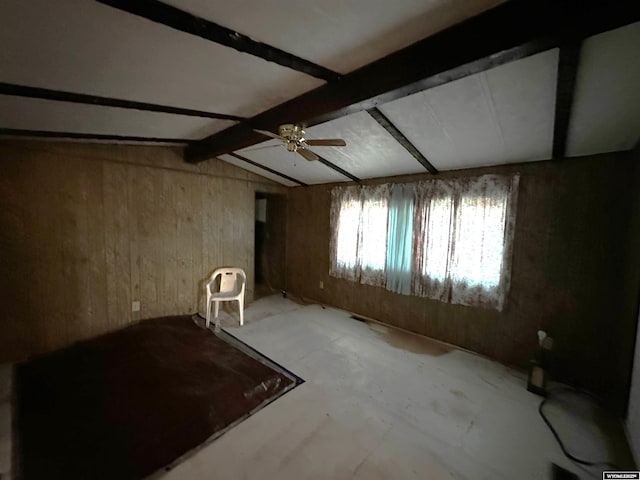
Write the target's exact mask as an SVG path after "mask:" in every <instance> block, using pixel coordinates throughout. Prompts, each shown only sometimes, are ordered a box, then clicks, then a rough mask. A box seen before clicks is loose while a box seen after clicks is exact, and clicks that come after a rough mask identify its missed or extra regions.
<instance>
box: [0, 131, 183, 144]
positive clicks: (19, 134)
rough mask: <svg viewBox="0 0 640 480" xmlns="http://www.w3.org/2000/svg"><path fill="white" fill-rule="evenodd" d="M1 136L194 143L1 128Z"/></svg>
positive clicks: (126, 136) (177, 139) (177, 142)
mask: <svg viewBox="0 0 640 480" xmlns="http://www.w3.org/2000/svg"><path fill="white" fill-rule="evenodd" d="M0 136H3V137H4V136H8V137H33V138H59V139H74V140H101V141H110V142H140V143H171V144H175V145H187V144H190V143H193V142H194V140H186V139H184V138H154V137H135V136H129V135H107V134H102V133H77V132H54V131H49V130H22V129H17V128H0Z"/></svg>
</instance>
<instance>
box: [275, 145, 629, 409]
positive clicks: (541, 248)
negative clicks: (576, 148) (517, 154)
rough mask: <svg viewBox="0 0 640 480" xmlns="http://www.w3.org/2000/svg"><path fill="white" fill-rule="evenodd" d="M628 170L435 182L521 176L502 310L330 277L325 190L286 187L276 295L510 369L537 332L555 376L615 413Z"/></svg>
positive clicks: (608, 164)
mask: <svg viewBox="0 0 640 480" xmlns="http://www.w3.org/2000/svg"><path fill="white" fill-rule="evenodd" d="M633 169H634V161H633V159H632V158H631V155H630V154H627V153H621V154H611V155H600V156H595V157H590V158H582V159H567V160H563V161H554V162H536V163H529V164H523V165H517V166H515V165H514V166H504V167H496V168H482V169H475V170H467V171H459V172H447V173H442V174H441V175H439V176H440V177H443V178H444V177H451V176H464V175H479V174H483V173H511V172H520V173H521V181H520V193H519V202H518V213H517V218H516V233H515V240H514V241H515V244H514V254H513V255H514V257H513V266H512V279H511V290H510V293H509V297H508V301H507V305H506V307H505V309H504V310H503V311H502V312H497V311H493V310H483V309H479V308H472V307H466V306H461V305H451V304H447V303H441V302H438V301H435V300H430V299H427V298H418V297H413V296H403V295H398V294H395V293H391V292H389V291H387V290H385V289H383V288H377V287H370V286H366V285H361V284H358V283H353V282H349V281H346V280H342V279H337V278H333V277H330V276H329V274H328V272H329V233H330V225H329V207H330V191H331V188H332V185H320V186H313V187H309V188H292V189H290V191H289V196H288V202H289V214H288V218H289V223H288V242H287V288H288V289H289V290H290V291H291V292H293V293H294V294H297V295H299V296H302V297H305V298H307V299H313V300H316V301H319V302H322V303H327V304H330V305H333V306H336V307H340V308H344V309H346V310H349V311H352V312H355V313H359V314H361V315H366V316H369V317H372V318H375V319H378V320H380V321H383V322H386V323H388V324H391V325H396V326H399V327H402V328H405V329H407V330H411V331H414V332H417V333H421V334H424V335H428V336H430V337H433V338H437V339H440V340H443V341H446V342H450V343H452V344H456V345H459V346H462V347H465V348H467V349H470V350H474V351H476V352H479V353H482V354H484V355H487V356H489V357H492V358H494V359H497V360H499V361H501V362H504V363H507V364H511V365H519V366H525V365H526V363H527V360H528V359H529V357H530V355H531V354H532V352H533V350H534V349H535V345H536V331H537V330H538V329H539V328H544V329H546V330H547V331H548V332H549V334H550V335H551V336H552V337H554V338H555V341H556V361H555V367H554V371H555V373H556V375H558V376H559V377H561V378H563V379H565V380H568V381H571V382H573V383H577V384H579V385H582V386H585V387H589V388H594V389H596V390H597V391H598V392H601V393H602V394H604V395H607V396H609V397H610V398H611V399H612V402H613V403H616V404H617V405H618V406H620V405H621V399H623V398H624V397H626V389H627V383H628V382H627V379H628V374H629V372H628V366H625V365H628V363H629V359H630V355H631V349H632V338H633V325H634V322H635V317H634V315H635V308H636V306H637V303H635V302H636V299H637V287H638V285H637V283H638V278H637V264H634V265H632V266H631V265H630V263H629V260H630V259H631V256H632V253H631V252H630V248H629V245H630V244H636V245H637V243H638V241H639V240H640V238H639V237H640V234H639V233H638V229H636V230H635V231H633V232H632V231H631V230H630V229H629V227H630V221H631V215H632V212H631V193H632V191H633V189H634V188H637V185H636V184H635V180H634V176H633V174H632V173H633V172H634V170H633ZM420 178H421V177H420V176H409V177H402V178H400V177H397V178H395V179H386V180H377V181H376V182H380V181H412V180H418V179H420ZM376 182H373V181H372V182H370V183H376ZM630 232H631V233H630ZM634 232H635V233H634ZM631 236H633V238H631ZM636 250H637V249H636ZM630 268H633V269H635V270H633V273H629V274H627V272H629V269H630ZM321 280H322V281H323V282H324V289H320V288H319V282H320V281H321Z"/></svg>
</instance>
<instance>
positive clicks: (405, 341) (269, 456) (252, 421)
mask: <svg viewBox="0 0 640 480" xmlns="http://www.w3.org/2000/svg"><path fill="white" fill-rule="evenodd" d="M349 316H350V314H349V313H348V312H345V311H342V310H337V309H331V308H326V309H324V308H322V307H321V306H319V305H307V306H303V305H300V304H298V303H295V302H293V301H291V300H288V299H284V298H282V297H281V296H279V295H274V296H269V297H265V298H261V299H259V300H258V301H256V302H254V303H253V304H252V305H251V306H250V307H249V308H248V309H247V310H246V311H245V325H244V327H242V328H239V327H238V325H237V323H238V322H237V314H234V315H229V313H227V312H223V313H222V319H223V321H222V324H223V327H224V328H225V329H227V330H228V331H229V332H230V333H232V334H233V335H235V336H237V337H239V338H240V339H241V340H243V341H245V342H246V343H248V344H250V345H251V346H253V347H254V348H256V349H258V350H259V351H261V352H263V353H264V354H265V355H267V356H269V357H271V358H272V359H273V360H275V361H276V362H278V363H280V364H281V365H283V366H284V367H286V368H288V369H289V370H291V371H293V372H294V373H296V374H297V375H299V376H301V377H302V378H304V379H305V380H306V383H304V384H302V385H300V386H299V387H297V388H296V389H294V390H293V391H291V392H289V393H287V394H286V395H284V396H283V397H281V398H279V399H278V400H276V401H275V402H274V403H272V404H270V405H268V406H267V407H266V408H264V409H262V410H260V411H259V412H258V413H257V414H255V415H254V416H252V417H250V418H249V419H247V420H246V421H244V422H243V423H241V424H240V425H238V426H237V427H235V428H234V429H232V430H231V431H229V432H228V433H226V434H225V435H223V436H222V437H221V438H219V439H217V440H216V441H214V442H213V443H211V444H209V445H206V446H205V447H203V448H202V449H200V450H198V451H196V452H195V453H193V454H190V455H188V456H187V457H186V459H185V460H184V461H183V462H182V463H180V464H179V465H178V466H176V467H175V468H174V469H173V470H171V471H169V472H166V473H163V474H159V475H154V476H153V477H154V478H162V479H163V480H187V479H188V480H199V479H209V478H223V479H227V478H228V479H264V478H277V479H279V480H286V479H292V480H293V479H295V480H301V479H361V480H375V479H389V478H397V479H403V480H404V479H412V478H415V479H421V480H423V479H426V478H428V479H430V480H439V479H473V480H480V479H487V480H500V479H505V480H506V479H511V478H520V479H548V478H551V476H550V462H555V463H557V464H559V465H561V466H563V467H565V468H567V469H569V470H571V471H573V472H576V473H578V474H579V475H580V477H581V478H590V477H591V476H594V478H602V475H601V473H600V472H601V470H599V469H594V470H591V471H589V472H587V471H586V470H582V469H581V468H579V467H577V466H576V465H575V464H573V463H571V462H570V461H569V460H568V459H567V458H566V457H565V456H564V455H563V454H562V452H561V450H560V448H559V447H558V445H557V444H556V441H555V440H554V438H553V436H552V434H551V432H550V431H549V429H548V428H547V427H546V425H545V424H544V423H543V421H542V419H541V418H540V416H539V415H538V411H537V408H538V404H539V403H540V397H538V396H536V395H533V394H531V393H529V392H527V390H526V389H525V381H526V379H525V376H524V375H523V374H521V373H519V372H517V371H514V370H511V369H508V368H506V367H504V366H503V365H500V364H498V363H496V362H492V361H490V360H487V359H485V358H483V357H480V356H477V355H474V354H472V353H469V352H465V351H461V350H457V349H454V348H451V347H448V346H446V345H443V344H440V343H438V342H435V341H433V340H429V339H427V338H424V337H420V336H416V335H412V334H408V333H405V332H401V331H399V330H396V329H390V328H387V327H384V326H381V325H378V324H375V323H364V322H359V321H356V320H354V319H351V318H349ZM10 372H11V370H10V369H9V368H8V367H3V368H0V480H5V478H9V476H8V472H9V470H10V438H11V435H10V421H9V415H10V408H9V405H10V404H9V402H8V400H9V391H10V388H11V387H10V386H11V381H10ZM551 413H553V412H551ZM555 415H556V417H557V421H558V422H559V423H562V422H563V421H564V423H565V427H566V424H567V422H569V420H567V419H566V418H565V419H564V420H563V418H562V417H560V416H559V415H560V413H558V412H556V413H555ZM565 417H566V416H565ZM572 421H573V420H572ZM576 421H580V420H576ZM568 428H569V430H573V431H575V432H578V431H579V432H586V433H580V434H579V435H573V436H571V437H572V438H571V442H572V444H571V445H572V446H575V445H576V444H579V445H578V446H579V447H580V448H582V450H580V451H584V452H589V454H592V455H596V454H598V453H602V455H604V456H606V455H607V450H608V447H607V446H606V445H605V444H606V443H607V439H606V438H604V436H603V435H601V434H600V431H599V430H598V429H597V428H594V427H593V426H592V425H587V426H586V427H585V426H583V427H582V428H581V429H580V428H574V426H572V424H568ZM589 474H591V475H589Z"/></svg>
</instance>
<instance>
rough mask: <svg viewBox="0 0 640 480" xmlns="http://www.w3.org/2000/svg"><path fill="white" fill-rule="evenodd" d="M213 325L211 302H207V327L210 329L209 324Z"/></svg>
mask: <svg viewBox="0 0 640 480" xmlns="http://www.w3.org/2000/svg"><path fill="white" fill-rule="evenodd" d="M210 323H211V302H210V301H207V316H206V326H207V328H209V324H210Z"/></svg>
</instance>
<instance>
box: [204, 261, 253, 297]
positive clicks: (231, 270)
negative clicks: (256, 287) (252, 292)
mask: <svg viewBox="0 0 640 480" xmlns="http://www.w3.org/2000/svg"><path fill="white" fill-rule="evenodd" d="M217 277H220V284H219V285H220V287H219V290H216V291H217V292H224V293H230V292H237V293H238V294H241V293H244V287H245V284H246V283H247V276H246V274H245V273H244V270H242V269H241V268H238V267H221V268H217V269H216V270H215V271H214V272H213V273H212V274H211V277H210V278H209V281H208V282H207V285H206V287H207V293H213V292H214V290H213V287H215V285H216V279H217ZM238 277H240V278H241V279H242V285H241V286H240V288H239V289H238Z"/></svg>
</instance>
